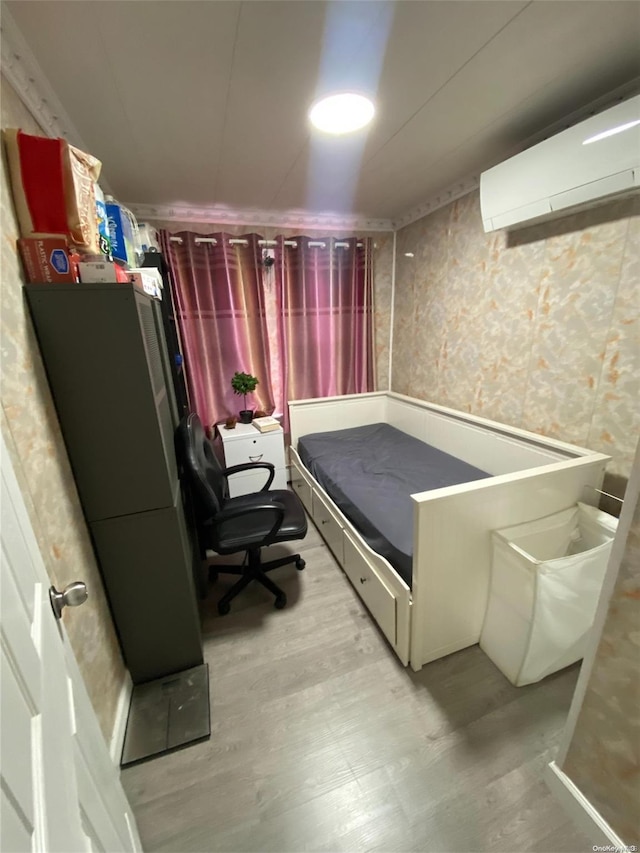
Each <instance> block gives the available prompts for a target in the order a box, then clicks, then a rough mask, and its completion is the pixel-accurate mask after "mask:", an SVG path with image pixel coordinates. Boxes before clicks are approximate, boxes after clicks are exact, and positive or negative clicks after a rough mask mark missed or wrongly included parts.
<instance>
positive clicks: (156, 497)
mask: <svg viewBox="0 0 640 853" xmlns="http://www.w3.org/2000/svg"><path fill="white" fill-rule="evenodd" d="M26 292H27V298H28V302H29V306H30V309H31V314H32V317H33V322H34V325H35V329H36V334H37V336H38V341H39V344H40V349H41V352H42V356H43V360H44V364H45V368H46V371H47V376H48V379H49V384H50V386H51V390H52V392H53V397H54V401H55V405H56V410H57V413H58V417H59V419H60V424H61V427H62V432H63V435H64V440H65V444H66V446H67V451H68V453H69V458H70V460H71V465H72V468H73V472H74V476H75V480H76V483H77V486H78V492H79V494H80V499H81V501H82V506H83V509H84V513H85V516H86V519H87V522H88V524H89V528H90V531H91V535H92V538H93V542H94V546H95V550H96V554H97V557H98V561H99V564H100V569H101V572H102V577H103V580H104V584H105V588H106V591H107V595H108V598H109V603H110V606H111V610H112V614H113V618H114V622H115V625H116V629H117V632H118V635H119V639H120V644H121V647H122V652H123V655H124V658H125V662H126V664H127V666H128V668H129V670H130V672H131V676H132V678H133V681H134V683H135V684H139V683H142V682H144V681H149V680H151V679H154V678H159V677H161V676H164V675H168V674H170V673H173V672H178V671H180V670H183V669H187V668H188V667H193V666H197V665H198V664H200V663H202V643H201V637H200V626H199V618H198V608H197V602H196V591H195V584H194V548H193V543H192V542H191V541H190V539H191V537H190V535H189V533H188V530H187V526H186V524H185V517H184V510H183V504H182V497H181V489H180V483H179V480H178V473H177V468H176V458H175V451H174V430H175V423H176V417H177V416H179V415H180V413H179V412H178V411H177V404H176V401H175V394H174V393H173V389H172V388H171V387H170V383H168V382H167V379H166V374H167V369H168V361H169V355H168V352H167V346H166V342H165V338H164V333H163V323H162V321H161V319H160V314H159V309H160V303H159V302H158V301H157V300H155V299H153V298H152V297H150V296H148V295H147V294H145V293H143V292H142V291H141V290H139V289H138V288H136V286H135V285H133V284H130V285H129V284H84V285H68V286H66V285H50V284H49V285H37V284H36V285H27V286H26Z"/></svg>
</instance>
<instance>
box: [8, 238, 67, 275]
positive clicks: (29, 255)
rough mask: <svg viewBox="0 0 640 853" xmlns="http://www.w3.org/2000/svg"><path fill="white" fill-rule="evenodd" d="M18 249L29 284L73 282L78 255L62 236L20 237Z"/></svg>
mask: <svg viewBox="0 0 640 853" xmlns="http://www.w3.org/2000/svg"><path fill="white" fill-rule="evenodd" d="M18 249H19V250H20V255H21V257H22V263H23V266H24V271H25V275H26V277H27V282H28V283H29V284H70V283H71V284H73V283H75V282H77V281H78V261H79V260H80V257H79V256H78V255H76V254H75V253H74V252H72V250H71V249H70V248H69V244H68V242H67V240H66V239H65V238H64V237H21V238H20V239H19V240H18Z"/></svg>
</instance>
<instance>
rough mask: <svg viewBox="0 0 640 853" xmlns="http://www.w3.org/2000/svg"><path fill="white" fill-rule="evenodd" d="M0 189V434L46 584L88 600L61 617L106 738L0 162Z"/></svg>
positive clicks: (84, 552)
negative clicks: (71, 586) (73, 586)
mask: <svg viewBox="0 0 640 853" xmlns="http://www.w3.org/2000/svg"><path fill="white" fill-rule="evenodd" d="M1 95H2V110H1V123H2V127H3V128H4V127H21V128H23V129H24V130H25V131H27V132H30V133H35V134H37V133H40V132H41V131H40V129H39V127H38V126H37V124H36V123H35V121H34V119H33V118H32V116H31V115H30V113H29V112H28V111H27V110H26V108H25V107H24V106H23V104H22V103H21V102H20V100H19V99H18V97H17V96H16V94H15V93H14V91H13V89H12V88H11V86H10V85H9V84H8V83H7V82H6V80H5V79H4V78H2V82H1ZM0 184H1V187H0V193H1V202H2V250H1V259H2V311H1V312H0V329H1V334H2V367H1V377H2V391H1V400H2V423H1V426H2V432H3V434H4V436H5V440H6V442H7V447H8V449H9V453H10V455H11V461H12V463H13V467H14V469H15V472H16V476H17V478H18V482H19V484H20V488H21V491H22V494H23V496H24V499H25V503H26V506H27V510H28V512H29V516H30V518H31V523H32V525H33V528H34V531H35V534H36V538H37V540H38V545H39V547H40V551H41V552H42V556H43V558H44V562H45V565H46V568H47V572H48V574H49V577H50V578H51V581H52V583H54V584H55V585H56V586H57V587H58V589H61V588H62V587H64V586H65V585H66V584H67V583H69V582H71V581H75V580H81V581H84V582H85V583H86V584H87V587H88V589H89V599H88V601H87V602H86V603H85V604H83V605H82V607H79V608H77V609H73V610H71V609H70V608H69V609H67V610H66V611H65V614H64V617H63V618H64V622H65V627H66V629H67V633H68V635H69V640H70V642H71V645H72V647H73V651H74V653H75V656H76V658H77V659H78V664H79V666H80V671H81V673H82V675H83V678H84V680H85V682H86V685H87V690H88V692H89V696H90V697H91V701H92V703H93V707H94V709H95V711H96V714H97V716H98V719H99V721H100V726H101V728H102V731H103V734H104V736H105V739H106V740H107V741H108V740H109V739H110V737H111V734H112V729H113V723H114V717H115V712H116V705H117V702H118V698H119V695H120V690H121V687H122V684H123V680H124V677H125V668H124V664H123V662H122V658H121V655H120V649H119V646H118V641H117V638H116V635H115V632H114V628H113V623H112V621H111V616H110V613H109V609H108V606H107V601H106V598H105V594H104V589H103V586H102V581H101V579H100V574H99V571H98V567H97V565H96V561H95V557H94V554H93V549H92V546H91V542H90V540H89V534H88V531H87V527H86V525H85V522H84V517H83V515H82V510H81V507H80V502H79V499H78V494H77V492H76V487H75V482H74V480H73V476H72V474H71V469H70V466H69V460H68V457H67V453H66V450H65V447H64V443H63V439H62V435H61V433H60V426H59V424H58V420H57V417H56V413H55V409H54V406H53V401H52V398H51V394H50V391H49V386H48V384H47V380H46V376H45V373H44V369H43V366H42V362H41V360H40V353H39V350H38V346H37V342H36V340H35V336H34V332H33V327H32V325H31V322H30V319H29V316H28V311H27V306H26V303H25V300H24V296H23V292H22V284H23V278H22V268H21V265H20V260H19V258H18V256H17V252H16V239H17V237H18V236H19V234H18V227H17V223H16V220H15V215H14V210H13V203H12V200H11V195H10V189H9V185H8V178H7V171H6V161H5V159H4V157H3V160H2V174H1V176H0ZM87 428H88V429H90V428H91V425H90V424H87Z"/></svg>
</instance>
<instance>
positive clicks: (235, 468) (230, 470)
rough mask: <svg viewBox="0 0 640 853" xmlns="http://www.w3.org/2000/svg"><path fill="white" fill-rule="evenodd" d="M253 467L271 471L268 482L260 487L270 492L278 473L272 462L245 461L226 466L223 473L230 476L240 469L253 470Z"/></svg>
mask: <svg viewBox="0 0 640 853" xmlns="http://www.w3.org/2000/svg"><path fill="white" fill-rule="evenodd" d="M253 468H266V469H267V470H268V471H269V477H268V479H267V482H266V483H265V484H264V486H263V487H262V488H261V489H260V491H261V492H268V491H269V488H270V486H271V483H273V478H274V477H275V473H276V469H275V466H274V465H272V464H271V462H243V463H242V464H241V465H232V466H231V467H230V468H225V469H224V470H223V471H222V473H223V474H224V476H225V477H230V476H231V475H232V474H238V473H239V472H240V471H251V470H252V469H253Z"/></svg>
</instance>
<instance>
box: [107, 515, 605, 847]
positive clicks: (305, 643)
mask: <svg viewBox="0 0 640 853" xmlns="http://www.w3.org/2000/svg"><path fill="white" fill-rule="evenodd" d="M272 550H273V551H274V555H275V553H280V552H282V550H283V549H282V548H280V549H272ZM290 550H299V551H300V552H301V553H302V554H303V556H304V558H305V560H306V561H307V568H306V569H305V570H304V571H303V572H297V571H296V569H295V568H294V567H293V566H287V567H283V568H281V569H278V570H277V571H276V572H274V573H273V577H274V580H275V581H276V583H279V584H281V585H282V586H283V587H284V589H285V590H286V592H287V596H288V599H289V603H288V605H287V608H286V609H285V610H281V611H278V610H275V609H273V606H272V599H271V597H270V596H269V595H268V593H267V592H266V590H263V589H262V588H261V587H259V586H258V585H255V584H254V585H253V586H252V587H250V588H249V589H247V590H245V592H244V593H242V594H241V596H240V597H239V598H237V599H236V600H235V601H234V602H233V604H232V611H231V614H230V615H228V616H225V617H222V618H220V617H218V616H217V613H216V608H215V603H216V601H217V599H218V598H219V597H220V596H221V595H222V594H223V592H224V591H225V589H226V588H227V587H228V585H230V584H231V583H233V581H234V579H233V578H231V577H230V576H226V577H225V576H221V578H220V581H219V582H218V584H217V585H216V586H215V587H212V589H211V594H210V596H209V598H208V599H207V600H206V601H205V602H204V603H203V606H202V618H203V630H204V636H205V658H206V660H207V661H208V663H209V668H210V680H211V724H212V726H211V727H212V734H211V740H210V741H208V742H205V743H201V744H197V745H195V746H192V747H189V748H187V749H183V750H181V751H179V752H175V753H173V754H171V755H167V756H165V757H162V758H158V759H155V760H153V761H149V762H146V763H144V764H140V765H137V766H135V767H132V768H129V769H127V770H125V771H124V772H123V774H122V780H123V784H124V786H125V790H126V791H127V794H128V796H129V799H130V802H131V804H132V806H133V808H134V811H135V814H136V817H137V820H138V825H139V829H140V834H141V837H142V841H143V845H144V849H145V851H155V850H164V851H175V852H176V853H178V851H180V853H186V851H226V853H241V851H260V853H267V851H274V853H275V851H277V853H285V851H292V853H294V852H295V853H298V851H353V852H354V853H355V851H389V853H391V851H393V853H395V852H396V851H398V853H399V852H400V851H420V853H436V851H438V852H439V853H440V852H442V853H444V851H447V853H448V852H449V851H478V853H480V851H509V853H513V851H518V852H519V853H526V851H531V853H538V852H540V853H541V852H542V851H546V853H551V851H553V853H561V852H562V851H581V853H582V851H587V850H590V849H591V844H590V842H589V841H588V840H587V839H586V838H584V837H583V836H581V834H580V833H578V832H577V831H576V830H575V829H574V828H573V826H572V825H571V824H570V822H569V821H568V819H567V818H566V816H565V814H564V812H563V811H562V809H561V808H560V806H559V805H558V804H557V802H556V801H555V799H554V798H553V797H552V795H551V794H550V793H549V791H548V789H547V787H546V785H545V783H544V781H543V780H542V772H543V769H544V767H545V765H546V764H547V763H548V762H549V761H550V760H551V759H552V758H553V754H554V747H555V744H556V743H557V740H558V737H559V734H560V731H561V729H562V726H563V724H564V721H565V718H566V714H567V711H568V708H569V704H570V701H571V696H572V693H573V690H574V687H575V682H576V678H577V672H578V670H577V667H572V668H570V669H568V670H565V671H564V672H561V673H557V674H556V675H554V676H551V677H550V678H547V679H546V680H545V681H544V682H542V683H541V684H537V685H531V686H529V687H524V688H515V687H512V686H511V685H510V684H509V682H508V681H507V680H506V679H505V678H504V677H503V676H502V674H501V673H500V672H499V671H498V670H497V669H496V668H495V667H494V665H493V664H492V663H491V662H490V661H489V660H488V658H486V657H485V655H484V654H483V653H482V652H481V651H480V649H479V648H478V647H477V646H474V647H472V648H470V649H466V650H464V651H462V652H458V653H457V654H455V655H450V656H449V657H447V658H445V659H443V660H440V661H436V662H435V663H432V664H429V665H427V666H426V667H424V668H423V670H422V671H421V672H420V673H413V672H412V671H411V670H409V669H405V668H404V667H402V666H401V664H400V663H399V662H398V660H397V659H396V657H395V655H394V653H393V652H392V651H391V649H390V648H389V647H388V645H387V643H386V641H385V639H384V638H383V636H382V635H381V634H380V633H379V631H378V630H377V628H376V627H375V625H374V624H373V622H372V621H371V619H370V618H369V616H368V615H367V611H366V610H365V608H364V606H363V605H362V604H361V602H360V600H359V599H358V597H357V595H356V594H355V592H354V591H353V590H352V588H351V586H350V584H349V582H348V580H347V579H346V577H345V576H344V575H343V574H342V572H341V571H340V569H339V568H338V566H337V564H336V563H335V561H334V559H333V557H332V556H331V553H330V552H329V550H328V549H327V548H326V546H325V545H324V544H323V542H322V540H321V538H320V536H319V535H318V533H317V531H316V530H315V528H314V527H313V525H312V524H310V525H309V533H308V535H307V538H306V539H305V540H304V542H301V543H292V547H291V549H290Z"/></svg>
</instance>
